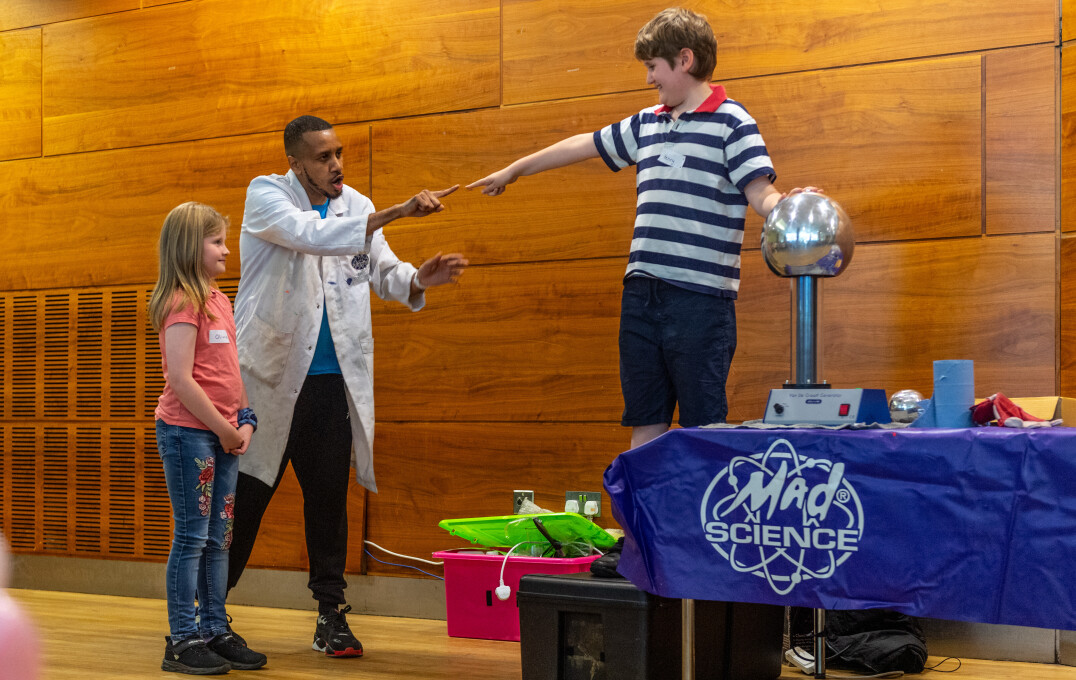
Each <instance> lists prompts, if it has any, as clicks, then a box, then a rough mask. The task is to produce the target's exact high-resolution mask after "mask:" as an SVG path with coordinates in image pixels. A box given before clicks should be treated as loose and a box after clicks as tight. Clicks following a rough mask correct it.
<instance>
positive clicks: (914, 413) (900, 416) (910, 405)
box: [889, 390, 923, 423]
mask: <svg viewBox="0 0 1076 680" xmlns="http://www.w3.org/2000/svg"><path fill="white" fill-rule="evenodd" d="M922 401H923V395H922V394H920V393H918V392H916V391H915V390H901V391H899V392H894V393H893V396H892V397H890V398H889V416H890V418H892V419H893V422H894V423H911V422H914V421H915V419H916V418H918V417H919V416H921V415H922V414H923V408H922V407H921V406H920V403H922Z"/></svg>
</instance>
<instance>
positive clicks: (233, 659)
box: [208, 633, 266, 671]
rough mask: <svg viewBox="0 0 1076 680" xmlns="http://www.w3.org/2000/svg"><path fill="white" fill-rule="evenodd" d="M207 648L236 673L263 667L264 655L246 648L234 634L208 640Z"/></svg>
mask: <svg viewBox="0 0 1076 680" xmlns="http://www.w3.org/2000/svg"><path fill="white" fill-rule="evenodd" d="M208 647H209V649H210V650H212V651H214V652H216V653H217V655H219V656H220V657H222V658H223V659H225V660H226V661H227V662H228V663H229V664H231V666H232V668H234V669H235V670H237V671H252V670H254V669H255V668H261V667H262V666H264V665H265V661H266V658H265V655H264V654H261V653H259V652H255V651H254V650H253V649H251V648H250V647H247V645H246V643H244V642H242V641H241V640H240V638H239V636H238V635H236V634H235V633H225V634H224V635H218V636H217V637H215V638H213V639H212V640H210V642H209V645H208Z"/></svg>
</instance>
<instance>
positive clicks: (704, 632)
mask: <svg viewBox="0 0 1076 680" xmlns="http://www.w3.org/2000/svg"><path fill="white" fill-rule="evenodd" d="M516 601H517V602H518V604H519V628H520V656H521V660H522V665H523V680H660V679H662V678H669V679H670V680H675V679H678V678H680V677H682V666H681V659H682V651H681V644H682V641H681V618H680V600H673V599H668V598H664V597H659V596H656V595H651V594H649V593H646V592H644V591H642V590H639V589H638V588H636V587H635V586H634V585H632V584H631V582H630V581H628V580H626V579H609V578H595V577H593V576H592V575H591V574H590V573H588V572H584V573H579V574H563V575H545V574H529V575H526V576H523V577H522V579H520V582H519V592H518V595H517V600H516ZM783 626H784V607H780V606H776V605H760V604H742V603H735V602H734V603H729V602H709V601H703V600H698V601H696V602H695V678H697V680H773V679H774V678H777V677H778V676H780V675H781V661H782V659H781V640H782V637H781V636H782V633H783Z"/></svg>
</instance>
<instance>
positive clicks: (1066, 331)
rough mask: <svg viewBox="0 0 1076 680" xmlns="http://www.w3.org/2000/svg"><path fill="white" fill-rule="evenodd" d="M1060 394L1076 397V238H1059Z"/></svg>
mask: <svg viewBox="0 0 1076 680" xmlns="http://www.w3.org/2000/svg"><path fill="white" fill-rule="evenodd" d="M1059 295H1060V296H1061V318H1060V324H1061V367H1060V373H1061V378H1060V389H1061V395H1062V396H1066V397H1072V398H1076V238H1073V237H1071V236H1069V237H1066V238H1062V239H1061V285H1060V290H1059Z"/></svg>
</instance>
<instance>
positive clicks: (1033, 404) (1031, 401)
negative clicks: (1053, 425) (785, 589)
mask: <svg viewBox="0 0 1076 680" xmlns="http://www.w3.org/2000/svg"><path fill="white" fill-rule="evenodd" d="M1010 399H1012V400H1013V403H1014V404H1016V405H1017V406H1019V407H1020V408H1022V409H1024V410H1025V411H1027V412H1028V413H1030V414H1031V415H1033V416H1035V417H1037V418H1042V419H1043V420H1055V419H1057V418H1060V419H1061V420H1062V421H1063V423H1062V424H1063V425H1065V427H1076V399H1071V398H1069V397H1020V398H1019V399H1017V398H1014V397H1010Z"/></svg>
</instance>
